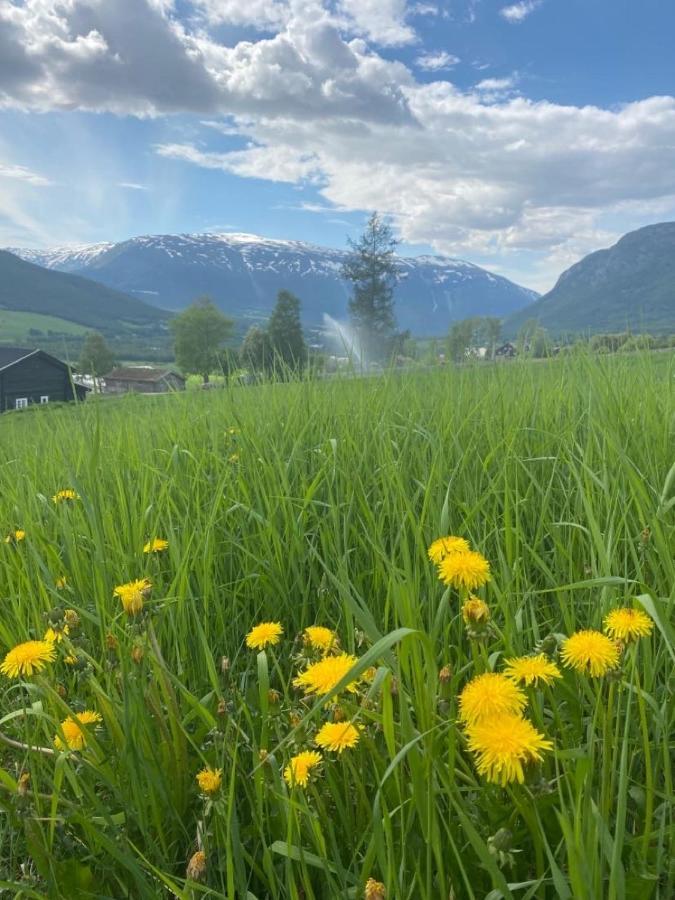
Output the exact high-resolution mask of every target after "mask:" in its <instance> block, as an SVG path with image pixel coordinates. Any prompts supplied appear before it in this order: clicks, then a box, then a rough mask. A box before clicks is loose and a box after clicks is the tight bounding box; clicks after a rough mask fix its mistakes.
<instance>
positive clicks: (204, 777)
mask: <svg viewBox="0 0 675 900" xmlns="http://www.w3.org/2000/svg"><path fill="white" fill-rule="evenodd" d="M196 777H197V784H198V785H199V788H200V790H202V791H203V792H204V793H205V794H215V793H216V791H218V790H219V789H220V785H221V782H222V780H223V770H222V769H209V768H208V767H207V768H206V769H202V770H201V772H198V773H197V776H196Z"/></svg>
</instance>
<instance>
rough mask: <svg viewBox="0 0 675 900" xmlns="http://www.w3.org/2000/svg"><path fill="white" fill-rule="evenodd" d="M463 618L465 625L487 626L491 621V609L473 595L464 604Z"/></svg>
mask: <svg viewBox="0 0 675 900" xmlns="http://www.w3.org/2000/svg"><path fill="white" fill-rule="evenodd" d="M462 618H463V619H464V624H465V625H486V624H487V623H488V622H489V621H490V607H489V606H488V605H487V603H484V602H483V600H481V599H480V597H474V596H473V594H472V595H471V596H470V597H469V599H468V600H466V601H465V602H464V603H462Z"/></svg>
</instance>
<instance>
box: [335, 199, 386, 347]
mask: <svg viewBox="0 0 675 900" xmlns="http://www.w3.org/2000/svg"><path fill="white" fill-rule="evenodd" d="M397 244H398V241H396V239H395V238H394V235H393V233H392V230H391V228H390V226H389V225H388V224H387V223H386V222H385V221H384V220H383V219H381V218H380V216H379V215H378V213H376V212H374V213H373V214H372V215H371V217H370V219H369V220H368V224H367V225H366V229H365V231H364V232H363V234H362V235H361V237H360V238H359V239H358V240H357V241H352V240H351V239H350V240H349V246H350V248H351V253H350V254H349V256H348V257H347V259H346V260H345V262H344V264H343V266H342V277H343V278H345V279H347V281H350V282H351V284H352V296H351V298H350V300H349V313H350V316H351V319H352V322H353V324H354V327H355V328H356V331H357V334H358V337H359V343H360V345H361V349H362V351H364V353H365V355H366V356H367V357H369V358H373V359H377V358H381V357H383V356H385V355H386V354H387V353H388V351H389V348H390V342H391V338H392V337H393V335H394V331H395V328H396V317H395V315H394V284H395V282H396V272H397V266H396V260H395V257H394V252H395V250H396V246H397ZM364 353H362V354H361V355H362V356H363V355H364Z"/></svg>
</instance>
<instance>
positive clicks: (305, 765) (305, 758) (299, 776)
mask: <svg viewBox="0 0 675 900" xmlns="http://www.w3.org/2000/svg"><path fill="white" fill-rule="evenodd" d="M321 761H322V757H321V754H320V753H317V752H316V750H303V751H302V753H298V754H297V755H296V756H294V757H292V759H291V761H290V762H289V763H288V765H287V766H286V768H285V769H284V779H285V780H286V783H287V784H290V785H291V786H293V785H297V786H298V787H303V788H304V787H307V783H308V781H309V778H310V775H311V774H312V770H313V769H315V768H316V767H317V766H318V765H320V764H321Z"/></svg>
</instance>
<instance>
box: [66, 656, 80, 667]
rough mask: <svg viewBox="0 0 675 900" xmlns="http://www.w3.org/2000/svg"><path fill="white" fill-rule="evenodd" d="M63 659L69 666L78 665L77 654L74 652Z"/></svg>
mask: <svg viewBox="0 0 675 900" xmlns="http://www.w3.org/2000/svg"><path fill="white" fill-rule="evenodd" d="M63 661H64V663H65V664H66V665H67V666H76V665H77V662H78V660H77V656H75V655H74V654H73V653H69V654H68V656H64V657H63Z"/></svg>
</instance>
